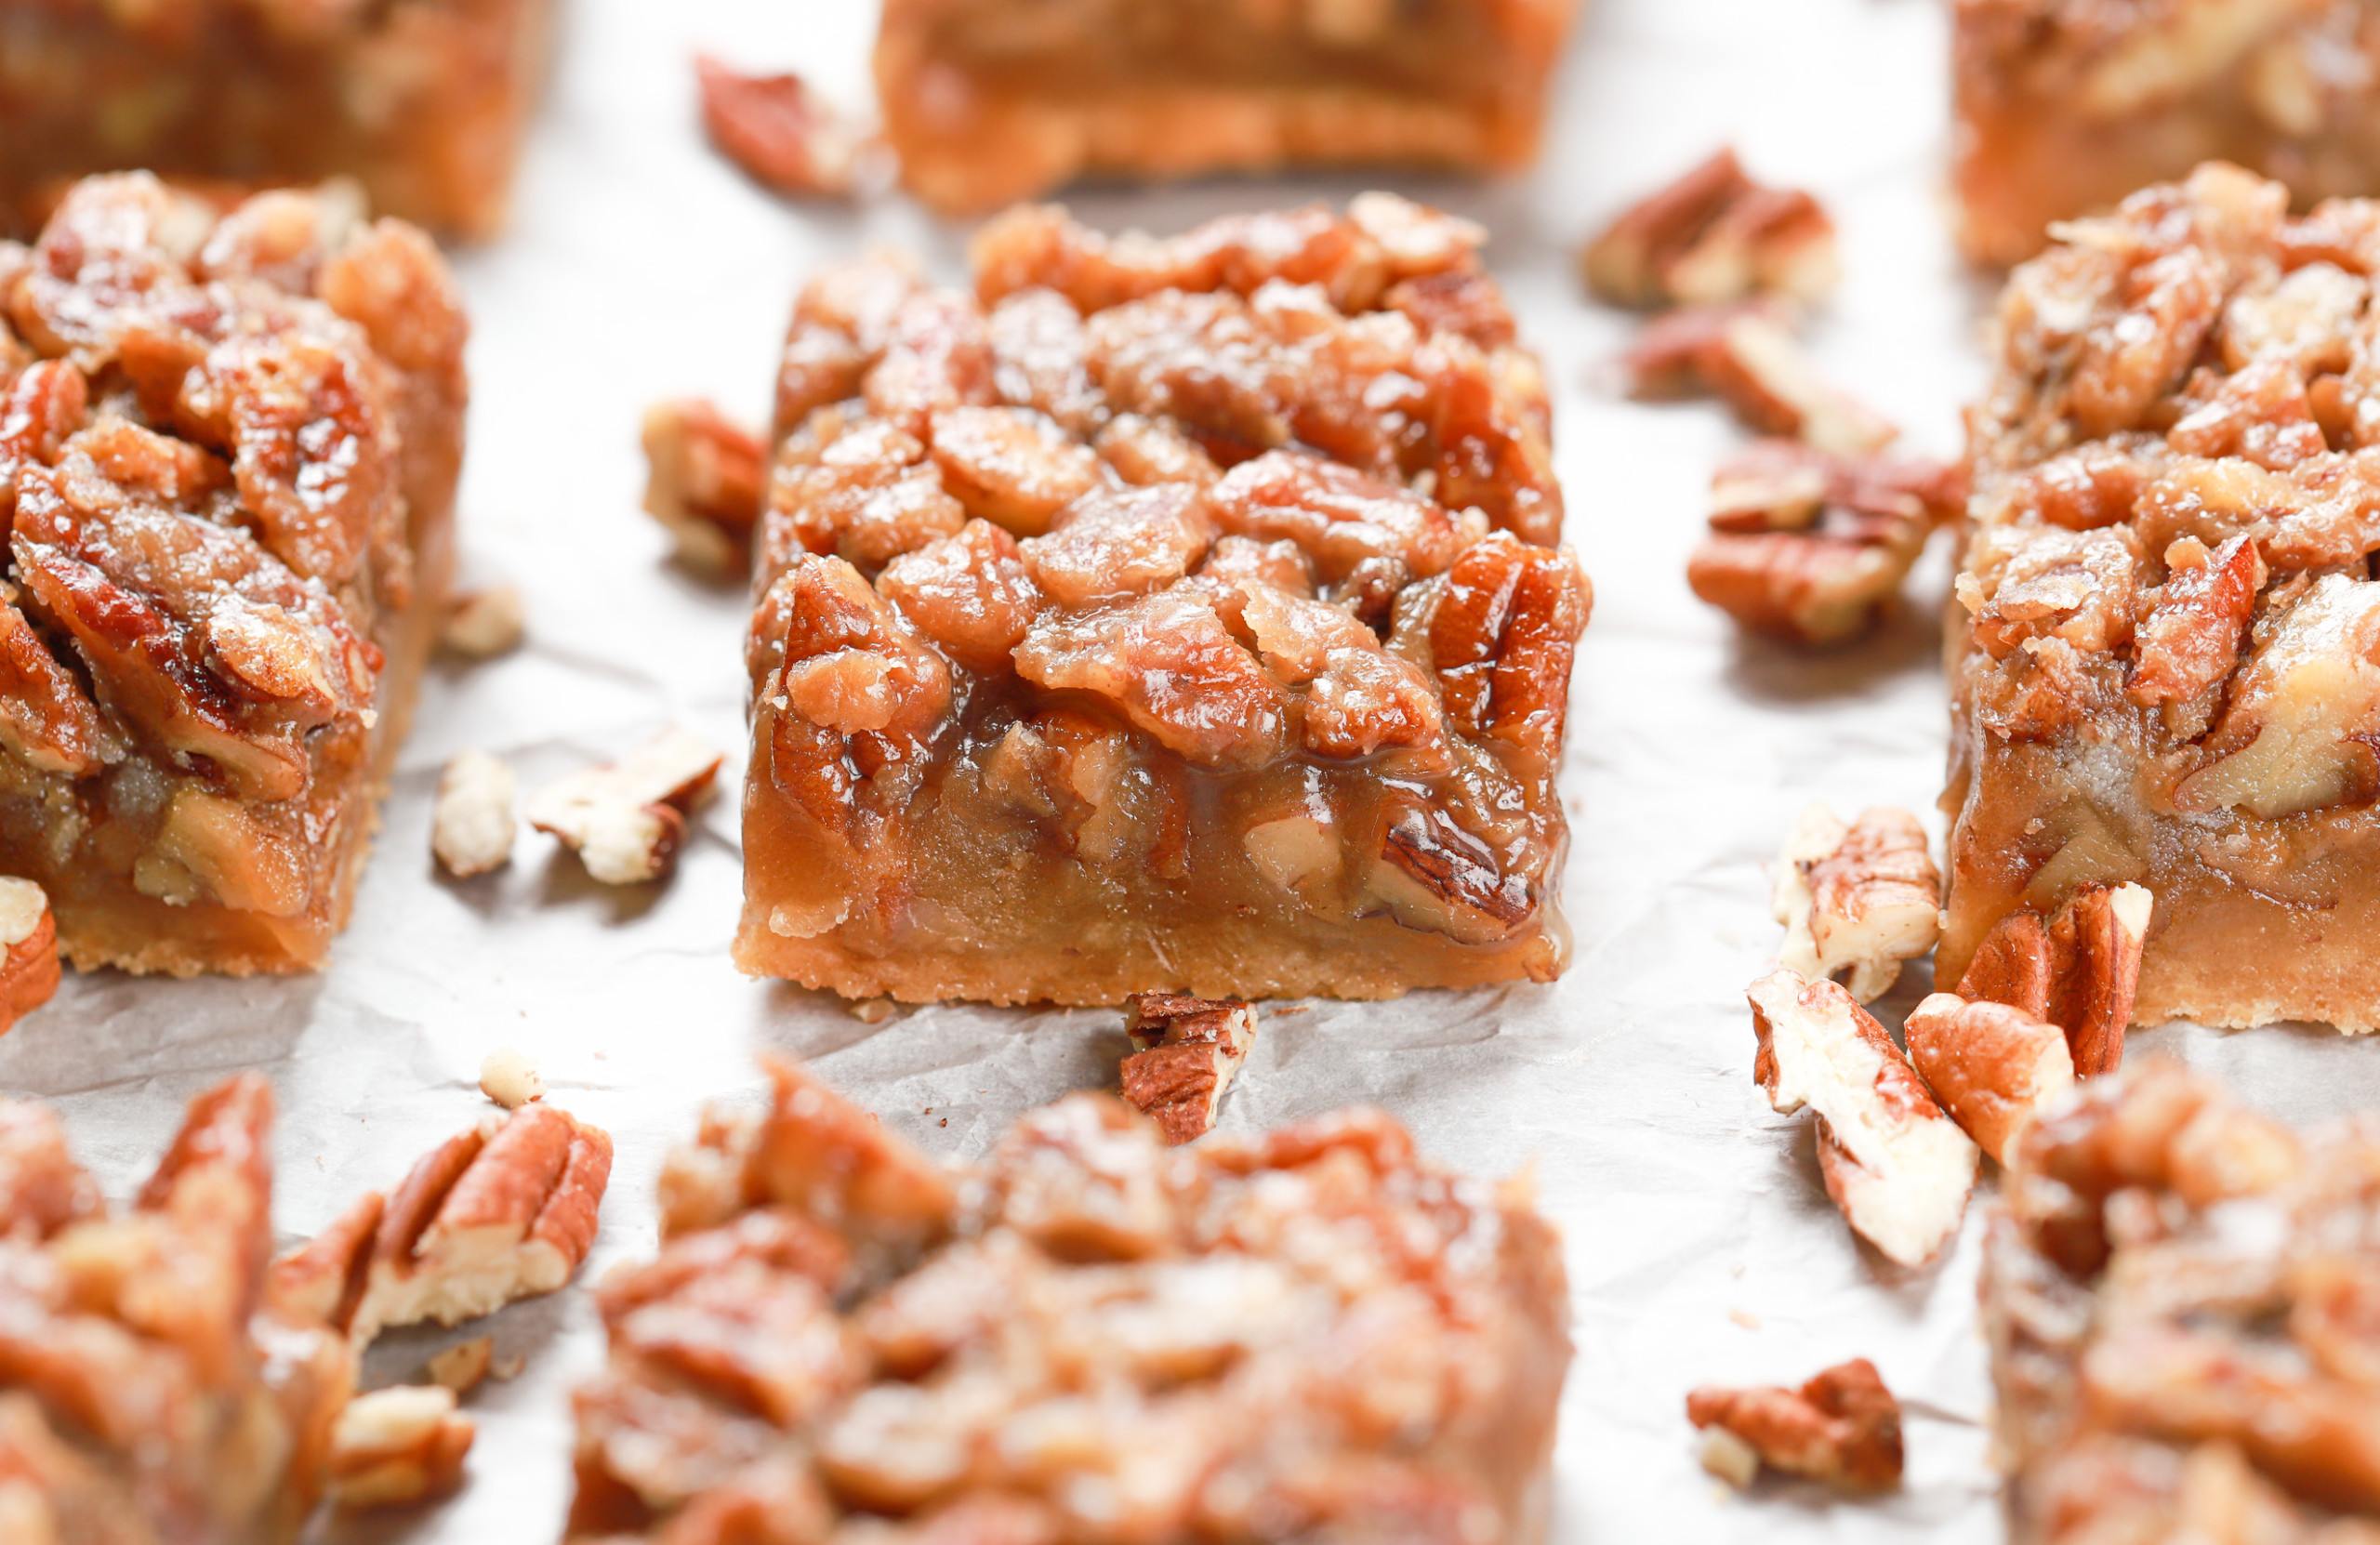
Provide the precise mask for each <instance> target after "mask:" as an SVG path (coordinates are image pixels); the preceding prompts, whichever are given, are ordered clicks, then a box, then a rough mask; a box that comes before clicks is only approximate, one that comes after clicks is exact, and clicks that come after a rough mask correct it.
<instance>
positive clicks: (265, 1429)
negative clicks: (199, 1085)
mask: <svg viewBox="0 0 2380 1545" xmlns="http://www.w3.org/2000/svg"><path fill="white" fill-rule="evenodd" d="M271 1120H272V1094H271V1089H269V1088H268V1087H267V1086H266V1084H265V1082H264V1080H263V1079H261V1078H259V1077H258V1076H256V1075H254V1074H244V1075H242V1076H239V1077H236V1078H233V1079H231V1081H229V1082H228V1083H225V1084H222V1085H220V1086H218V1087H217V1088H215V1089H210V1090H208V1091H207V1092H205V1093H204V1094H201V1095H200V1096H198V1098H196V1099H195V1100H193V1101H192V1102H191V1106H190V1114H189V1116H188V1119H187V1120H186V1121H185V1122H184V1124H183V1127H182V1129H181V1132H180V1134H179V1136H178V1137H177V1138H176V1139H175V1140H174V1144H173V1146H172V1148H171V1149H170V1150H168V1151H167V1153H166V1155H165V1158H164V1159H163V1160H162V1161H161V1162H160V1163H159V1165H158V1167H157V1169H156V1172H155V1174H153V1175H152V1177H151V1178H150V1180H149V1182H148V1184H147V1185H145V1186H144V1187H143V1188H142V1189H141V1191H140V1194H139V1197H138V1199H137V1200H136V1201H135V1202H134V1203H133V1204H132V1205H131V1206H130V1207H128V1208H109V1207H107V1206H106V1205H105V1204H104V1203H103V1202H102V1201H101V1200H100V1198H99V1188H98V1187H97V1185H96V1184H95V1183H94V1182H92V1180H91V1178H90V1176H89V1175H87V1174H86V1173H85V1172H84V1170H83V1169H81V1167H80V1166H78V1165H77V1164H76V1163H75V1162H74V1160H73V1157H72V1156H71V1155H69V1153H68V1152H67V1148H66V1142H65V1136H64V1132H63V1130H62V1129H61V1128H60V1126H59V1121H58V1118H57V1116H55V1115H54V1114H52V1113H51V1112H50V1111H48V1110H47V1109H46V1108H45V1107H43V1106H40V1105H35V1104H31V1103H21V1102H13V1101H5V1100H0V1538H5V1539H7V1540H8V1541H10V1542H11V1545H53V1542H55V1545H67V1542H70V1541H84V1540H89V1541H111V1542H112V1541H126V1542H127V1545H131V1542H139V1541H158V1540H178V1541H188V1542H190V1545H262V1542H270V1541H282V1540H288V1539H293V1538H296V1537H297V1534H298V1529H299V1527H300V1526H301V1525H303V1523H304V1522H305V1520H306V1518H307V1516H308V1514H309V1513H310V1512H311V1511H312V1508H313V1505H314V1501H315V1499H316V1498H317V1497H318V1496H319V1495H320V1494H321V1489H322V1482H323V1472H324V1463H325V1460H326V1459H327V1457H328V1454H329V1450H330V1446H331V1440H332V1430H333V1424H334V1423H335V1421H336V1420H337V1418H338V1416H339V1414H340V1412H341V1410H342V1408H344V1407H345V1406H346V1405H347V1401H348V1394H349V1392H350V1389H351V1388H352V1385H353V1380H354V1365H353V1361H352V1358H351V1356H350V1353H349V1351H348V1347H347V1343H346V1341H345V1340H343V1339H342V1338H340V1337H339V1336H337V1334H335V1333H334V1332H332V1331H331V1330H330V1329H329V1328H328V1327H324V1326H321V1325H318V1324H315V1323H313V1322H311V1320H309V1319H307V1318H305V1317H303V1316H292V1315H288V1314H284V1313H282V1312H281V1311H280V1310H279V1309H277V1308H276V1307H274V1306H272V1305H271V1304H269V1303H267V1302H266V1301H264V1297H263V1287H264V1277H265V1271H266V1261H267V1258H268V1257H269V1256H270V1254H271V1248H272V1225H271V1218H270V1216H269V1205H270V1201H271V1161H270V1157H269V1155H268V1153H267V1142H268V1139H269V1136H270V1130H271Z"/></svg>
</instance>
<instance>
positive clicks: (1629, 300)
mask: <svg viewBox="0 0 2380 1545" xmlns="http://www.w3.org/2000/svg"><path fill="white" fill-rule="evenodd" d="M1583 266H1584V269H1585V273H1586V280H1587V284H1588V287H1589V288H1591V289H1593V291H1594V292H1595V293H1596V294H1597V295H1600V296H1602V297H1604V298H1605V299H1607V300H1610V301H1614V302H1617V303H1618V304H1620V305H1622V306H1639V307H1656V306H1675V305H1686V306H1712V305H1719V304H1723V303H1725V302H1726V301H1731V300H1740V299H1742V298H1744V297H1746V296H1749V295H1752V294H1753V293H1755V292H1759V291H1774V292H1777V293H1779V294H1783V295H1788V296H1791V297H1793V298H1795V299H1797V300H1803V301H1816V300H1818V298H1819V297H1822V296H1824V295H1825V293H1826V292H1827V291H1828V290H1829V289H1831V288H1832V287H1833V285H1834V281H1835V279H1836V276H1837V274H1838V272H1839V269H1838V267H1837V264H1836V261H1835V254H1834V222H1833V221H1832V220H1831V219H1829V218H1827V214H1826V211H1825V210H1824V209H1823V208H1821V207H1820V206H1819V205H1818V200H1816V199H1814V198H1812V197H1811V196H1810V195H1809V194H1807V193H1805V192H1803V191H1800V190H1798V189H1793V190H1786V189H1775V188H1764V187H1762V186H1761V185H1760V184H1759V183H1757V182H1754V181H1753V180H1752V178H1749V177H1747V176H1745V175H1744V169H1743V166H1742V165H1741V163H1739V162H1738V161H1737V159H1736V152H1734V151H1733V150H1732V149H1728V150H1722V151H1720V152H1717V153H1716V154H1714V155H1712V157H1711V158H1710V159H1709V160H1707V161H1705V162H1703V163H1701V164H1700V165H1698V166H1695V167H1693V168H1692V169H1691V170H1689V171H1687V172H1686V174H1685V175H1684V176H1682V177H1680V178H1678V179H1677V180H1676V181H1675V182H1673V183H1671V184H1670V185H1669V186H1668V187H1666V188H1663V189H1661V190H1660V191H1658V192H1656V193H1653V194H1650V195H1649V196H1647V197H1646V198H1645V199H1644V200H1643V201H1641V202H1640V203H1638V204H1636V205H1632V206H1631V207H1630V208H1629V209H1628V210H1627V211H1626V212H1625V213H1623V214H1621V215H1620V218H1617V219H1615V220H1614V221H1612V223H1611V225H1610V226H1609V227H1608V228H1607V229H1606V230H1605V231H1604V233H1603V234H1602V235H1600V236H1598V237H1596V238H1595V239H1594V241H1593V243H1591V244H1589V245H1588V247H1587V250H1586V255H1585V258H1584V263H1583Z"/></svg>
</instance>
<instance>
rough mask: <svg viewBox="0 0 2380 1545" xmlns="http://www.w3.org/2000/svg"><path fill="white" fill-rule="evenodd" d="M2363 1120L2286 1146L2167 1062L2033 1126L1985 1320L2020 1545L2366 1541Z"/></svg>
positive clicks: (1995, 1256)
mask: <svg viewBox="0 0 2380 1545" xmlns="http://www.w3.org/2000/svg"><path fill="white" fill-rule="evenodd" d="M2374 1174H2380V1128H2375V1127H2374V1125H2373V1122H2372V1121H2371V1119H2370V1118H2369V1117H2362V1118H2359V1119H2356V1120H2352V1121H2348V1122H2344V1123H2340V1124H2338V1125H2336V1126H2333V1127H2329V1128H2326V1129H2319V1130H2316V1131H2313V1132H2309V1133H2307V1134H2306V1135H2304V1136H2303V1137H2302V1138H2301V1137H2299V1136H2297V1135H2294V1134H2293V1133H2291V1132H2290V1131H2288V1130H2287V1129H2283V1128H2280V1127H2277V1126H2275V1125H2273V1124H2272V1123H2270V1122H2268V1121H2267V1120H2266V1119H2264V1118H2263V1117H2261V1116H2256V1115H2254V1114H2253V1113H2251V1112H2249V1111H2246V1110H2244V1109H2242V1108H2241V1107H2240V1106H2239V1105H2238V1104H2236V1103H2233V1102H2232V1101H2231V1100H2230V1099H2229V1097H2228V1096H2227V1095H2226V1094H2225V1092H2224V1091H2223V1090H2222V1089H2220V1088H2219V1087H2217V1086H2215V1085H2214V1084H2213V1083H2212V1082H2210V1081H2208V1080H2206V1079H2204V1078H2202V1077H2200V1076H2196V1075H2194V1074H2191V1073H2188V1072H2187V1071H2185V1070H2184V1069H2183V1068H2182V1067H2181V1066H2179V1064H2177V1063H2172V1062H2170V1061H2164V1060H2153V1061H2150V1062H2148V1063H2143V1064H2141V1065H2139V1066H2137V1067H2135V1068H2134V1069H2131V1070H2129V1071H2128V1072H2126V1073H2124V1074H2122V1075H2120V1076H2114V1077H2109V1078H2102V1079H2094V1080H2092V1081H2090V1082H2088V1083H2085V1084H2083V1085H2082V1086H2081V1088H2080V1089H2079V1091H2078V1093H2077V1094H2076V1095H2075V1096H2073V1097H2070V1099H2069V1103H2067V1104H2066V1105H2065V1106H2063V1107H2062V1108H2059V1109H2056V1110H2053V1111H2052V1112H2051V1113H2050V1114H2048V1115H2047V1116H2045V1117H2044V1118H2043V1119H2042V1120H2040V1121H2037V1122H2035V1123H2034V1124H2032V1125H2031V1126H2030V1127H2029V1128H2028V1129H2026V1131H2025V1134H2024V1136H2023V1137H2022V1138H2021V1139H2020V1140H2019V1142H2018V1143H2017V1145H2016V1152H2015V1153H2014V1154H2013V1155H2012V1156H2011V1164H2010V1168H2009V1171H2008V1177H2007V1181H2006V1185H2005V1190H2004V1201H2003V1205H2002V1206H2001V1207H2000V1208H1997V1209H1996V1210H1995V1213H1994V1216H1993V1217H1992V1220H1991V1223H1990V1230H1989V1233H1988V1235H1987V1242H1986V1246H1985V1254H1984V1267H1983V1281H1982V1293H1983V1310H1984V1323H1985V1329H1986V1332H1987V1335H1988V1337H1989V1340H1990V1347H1991V1363H1992V1373H1993V1379H1994V1382H1995V1383H1996V1384H1997V1385H1998V1388H1999V1395H2000V1402H1999V1423H1998V1424H1999V1437H2000V1443H1999V1447H2000V1450H2001V1452H2002V1453H2003V1455H2005V1456H2006V1459H2007V1460H2008V1461H2009V1470H2010V1497H2009V1503H2010V1506H2009V1514H2010V1521H2011V1525H2012V1527H2011V1536H2012V1538H2014V1539H2015V1540H2016V1541H2017V1542H2018V1545H2084V1542H2086V1541H2107V1540H2119V1539H2121V1540H2182V1539H2208V1540H2215V1539H2223V1540H2242V1541H2244V1540H2256V1541H2261V1542H2269V1545H2334V1542H2336V1545H2346V1542H2348V1541H2360V1540H2367V1539H2371V1538H2374V1535H2375V1531H2380V1459H2376V1458H2375V1456H2380V1361H2375V1356H2374V1352H2375V1346H2374V1341H2373V1317H2372V1305H2373V1302H2374V1300H2375V1295H2380V1254H2375V1253H2374V1250H2373V1233H2372V1208H2373V1175H2374Z"/></svg>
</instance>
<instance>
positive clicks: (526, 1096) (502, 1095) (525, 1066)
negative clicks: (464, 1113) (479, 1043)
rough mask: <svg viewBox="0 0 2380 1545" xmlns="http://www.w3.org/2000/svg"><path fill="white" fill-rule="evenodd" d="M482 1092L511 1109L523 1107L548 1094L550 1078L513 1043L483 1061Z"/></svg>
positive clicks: (481, 1066) (490, 1053)
mask: <svg viewBox="0 0 2380 1545" xmlns="http://www.w3.org/2000/svg"><path fill="white" fill-rule="evenodd" d="M480 1092H481V1093H482V1094H484V1095H486V1096H487V1097H488V1098H489V1099H491V1100H493V1101H495V1102H496V1103H497V1104H499V1105H501V1106H503V1107H504V1108H505V1109H506V1110H508V1111H513V1110H519V1109H520V1108H521V1107H522V1106H523V1105H525V1104H527V1103H530V1102H531V1101H533V1100H543V1099H544V1098H545V1097H546V1081H545V1080H544V1079H543V1078H541V1077H539V1076H537V1064H536V1063H533V1062H531V1061H530V1060H529V1059H528V1057H527V1056H525V1055H524V1054H522V1052H521V1051H520V1050H517V1049H515V1048H513V1047H509V1046H501V1047H498V1048H496V1050H494V1051H491V1052H489V1053H488V1054H487V1056H486V1057H485V1058H484V1059H483V1061H482V1062H481V1063H480Z"/></svg>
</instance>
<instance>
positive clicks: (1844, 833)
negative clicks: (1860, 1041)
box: [1770, 804, 1942, 1003]
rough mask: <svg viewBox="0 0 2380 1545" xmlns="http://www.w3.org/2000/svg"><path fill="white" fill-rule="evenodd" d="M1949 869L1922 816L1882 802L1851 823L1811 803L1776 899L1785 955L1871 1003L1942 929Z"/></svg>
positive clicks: (1794, 835) (1782, 869)
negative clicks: (1938, 860) (1942, 867)
mask: <svg viewBox="0 0 2380 1545" xmlns="http://www.w3.org/2000/svg"><path fill="white" fill-rule="evenodd" d="M1941 891H1942V877H1941V874H1940V872H1939V871H1938V870H1937V869H1936V868H1935V867H1934V858H1933V854H1932V852H1931V851H1930V850H1929V848H1928V846H1927V843H1926V838H1925V828H1924V826H1923V825H1919V824H1918V820H1917V817H1915V816H1913V815H1911V814H1910V813H1909V812H1907V811H1905V810H1898V809H1896V808H1894V807H1893V806H1890V805H1875V806H1871V807H1870V808H1869V809H1867V810H1864V811H1861V812H1859V817H1858V820H1856V821H1854V822H1852V823H1851V824H1850V825H1844V824H1843V822H1842V821H1841V820H1839V819H1837V818H1836V816H1835V814H1834V812H1832V811H1830V810H1828V809H1827V808H1826V806H1824V805H1823V804H1813V805H1811V806H1809V807H1808V808H1807V809H1805V810H1804V811H1803V812H1802V813H1801V815H1800V817H1799V818H1797V819H1796V820H1795V821H1794V823H1793V829H1792V831H1791V832H1790V833H1788V834H1787V836H1786V839H1785V847H1784V851H1783V852H1780V853H1779V854H1778V859H1777V878H1776V881H1775V885H1774V887H1773V890H1772V892H1771V898H1770V901H1771V905H1772V907H1773V908H1774V910H1775V912H1776V914H1777V920H1778V922H1780V923H1783V924H1784V925H1785V944H1784V945H1783V947H1782V948H1780V949H1779V950H1778V952H1777V957H1778V961H1779V962H1780V963H1781V964H1783V965H1785V966H1788V967H1790V968H1792V970H1794V971H1799V972H1800V973H1802V974H1803V975H1804V976H1806V977H1809V978H1811V979H1812V980H1817V979H1818V978H1821V977H1825V978H1831V979H1840V978H1842V977H1843V975H1844V973H1845V971H1848V972H1849V973H1850V977H1849V980H1848V982H1846V983H1845V985H1846V986H1848V987H1849V988H1850V991H1851V996H1852V997H1855V998H1858V1000H1859V1001H1860V1002H1862V1003H1872V1002H1874V1001H1875V1000H1876V999H1877V998H1879V997H1883V996H1884V994H1885V993H1887V992H1889V991H1890V990H1891V989H1892V984H1894V983H1895V982H1896V981H1897V980H1899V978H1900V966H1901V962H1902V961H1904V960H1913V959H1915V958H1916V957H1919V956H1921V955H1924V954H1925V953H1926V952H1927V951H1928V950H1931V949H1932V948H1933V947H1934V942H1935V940H1936V939H1937V937H1938V936H1939V934H1940V932H1941V914H1940V908H1941Z"/></svg>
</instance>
